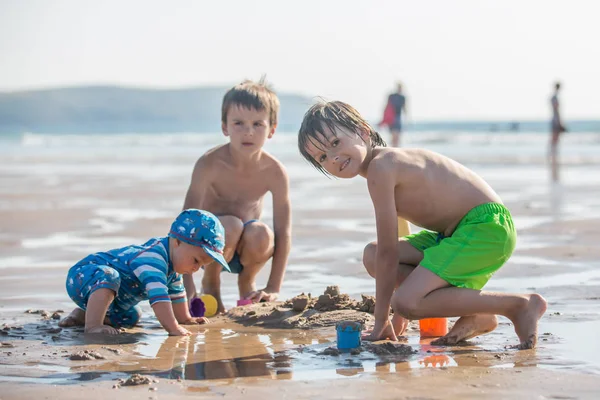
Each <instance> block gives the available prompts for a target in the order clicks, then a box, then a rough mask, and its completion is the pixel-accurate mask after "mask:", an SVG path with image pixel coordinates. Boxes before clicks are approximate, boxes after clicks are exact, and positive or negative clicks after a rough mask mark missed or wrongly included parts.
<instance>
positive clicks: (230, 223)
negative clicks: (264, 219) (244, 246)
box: [219, 215, 244, 252]
mask: <svg viewBox="0 0 600 400" xmlns="http://www.w3.org/2000/svg"><path fill="white" fill-rule="evenodd" d="M219 221H221V224H222V225H223V228H224V229H225V251H226V252H229V251H233V250H235V248H236V247H237V244H238V242H239V241H240V238H241V237H242V232H243V231H244V223H243V222H242V220H241V219H239V218H238V217H235V216H233V215H222V216H220V217H219Z"/></svg>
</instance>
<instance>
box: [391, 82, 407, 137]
mask: <svg viewBox="0 0 600 400" xmlns="http://www.w3.org/2000/svg"><path fill="white" fill-rule="evenodd" d="M388 105H391V107H392V109H393V110H394V120H393V122H392V123H391V124H390V125H389V127H390V133H391V135H392V143H391V145H392V147H399V146H400V134H401V133H402V112H404V113H405V115H406V96H404V94H403V93H402V83H400V82H398V84H397V87H396V93H392V94H390V96H389V97H388Z"/></svg>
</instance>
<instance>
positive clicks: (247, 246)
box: [241, 221, 275, 257]
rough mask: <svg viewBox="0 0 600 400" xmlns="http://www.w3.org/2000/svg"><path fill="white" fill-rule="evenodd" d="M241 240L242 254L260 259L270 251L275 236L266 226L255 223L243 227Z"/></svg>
mask: <svg viewBox="0 0 600 400" xmlns="http://www.w3.org/2000/svg"><path fill="white" fill-rule="evenodd" d="M241 240H242V241H243V251H244V253H247V254H252V255H253V256H259V257H260V256H266V255H267V254H268V253H269V252H270V251H272V248H273V243H274V241H275V235H274V234H273V231H271V229H270V228H269V227H268V226H267V225H266V224H264V223H263V222H260V221H256V222H252V223H250V224H248V225H246V226H245V227H244V232H243V233H242V238H241ZM269 256H270V254H269Z"/></svg>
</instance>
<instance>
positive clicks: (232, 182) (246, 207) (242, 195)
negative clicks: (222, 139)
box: [184, 143, 287, 221]
mask: <svg viewBox="0 0 600 400" xmlns="http://www.w3.org/2000/svg"><path fill="white" fill-rule="evenodd" d="M286 185H287V175H286V172H285V169H284V167H283V165H282V164H281V163H280V162H279V161H278V160H277V159H275V158H274V157H273V156H271V155H270V154H268V153H267V152H265V151H264V150H263V151H262V152H261V153H260V156H259V157H258V159H256V160H253V162H252V163H241V162H240V163H236V160H234V159H233V157H232V155H231V152H230V144H229V143H227V144H224V145H221V146H218V147H215V148H213V149H211V150H209V151H208V152H206V153H205V154H204V155H203V156H202V157H200V159H199V160H198V162H197V163H196V165H195V167H194V172H193V173H192V180H191V184H190V188H189V190H188V193H187V196H186V199H185V205H184V208H187V207H189V206H190V205H192V204H193V205H194V206H195V207H202V208H203V209H207V210H211V212H213V213H214V214H216V215H234V216H236V217H238V218H239V219H241V220H242V221H249V220H252V219H259V218H260V216H261V214H262V209H263V200H264V196H265V194H266V193H267V192H273V193H274V198H275V197H276V195H275V194H276V192H277V190H278V189H285V188H286Z"/></svg>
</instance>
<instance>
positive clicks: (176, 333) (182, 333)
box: [169, 325, 192, 336]
mask: <svg viewBox="0 0 600 400" xmlns="http://www.w3.org/2000/svg"><path fill="white" fill-rule="evenodd" d="M191 334H192V332H190V331H188V330H187V329H185V328H184V327H183V326H181V325H177V329H175V330H174V331H171V332H169V336H189V335H191Z"/></svg>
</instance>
